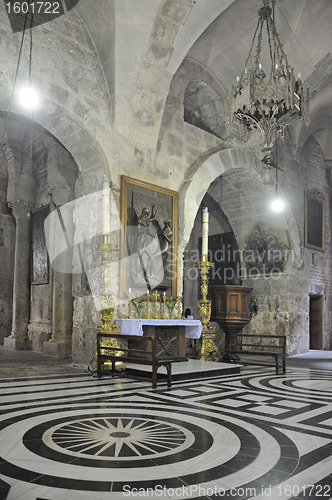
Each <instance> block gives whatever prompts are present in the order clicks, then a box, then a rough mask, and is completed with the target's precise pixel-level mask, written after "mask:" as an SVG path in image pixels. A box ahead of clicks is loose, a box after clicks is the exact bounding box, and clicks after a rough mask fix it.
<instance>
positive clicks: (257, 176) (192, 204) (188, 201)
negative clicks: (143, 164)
mask: <svg viewBox="0 0 332 500" xmlns="http://www.w3.org/2000/svg"><path fill="white" fill-rule="evenodd" d="M265 168H266V167H265V166H264V165H263V164H262V163H261V162H260V161H259V160H258V159H257V157H256V156H255V155H254V154H253V153H252V151H251V150H249V149H248V148H244V147H243V148H237V149H235V148H234V149H233V148H229V149H224V150H222V151H218V152H214V153H212V154H211V156H209V157H208V158H206V159H204V160H203V161H202V162H201V164H200V165H192V166H191V167H190V168H189V169H188V171H187V174H186V180H185V182H184V183H183V184H182V186H181V188H180V207H179V213H180V214H186V217H184V216H182V219H181V220H180V227H182V228H183V231H182V234H181V235H180V246H179V250H180V254H181V251H183V250H184V248H185V246H186V244H187V242H188V241H189V238H190V233H191V229H192V227H193V224H194V220H195V217H196V214H197V210H198V209H199V207H200V204H201V201H202V199H203V197H204V195H205V193H206V192H207V191H208V189H209V187H210V185H211V184H212V183H213V182H214V181H215V180H216V179H217V178H218V177H220V176H221V175H230V174H232V175H234V174H236V175H238V176H243V175H246V176H247V178H248V180H249V179H251V180H252V181H254V187H255V185H257V187H260V189H264V191H265V197H266V199H265V203H266V202H267V197H269V196H270V197H272V196H273V195H274V192H275V187H274V184H273V185H272V184H270V185H266V184H264V182H263V178H264V176H263V175H262V172H264V170H265ZM254 196H256V192H255V190H254V189H252V190H251V197H252V198H253V197H254ZM248 199H250V196H249V197H248ZM253 205H255V199H253ZM223 210H224V212H225V215H226V216H227V217H228V219H229V221H230V223H232V216H231V215H230V214H229V213H228V210H227V207H223ZM246 210H248V211H249V210H250V207H246ZM253 215H254V217H253V219H255V220H260V218H261V219H262V218H263V215H262V214H261V215H260V214H259V213H257V212H256V213H254V214H253ZM278 217H279V219H278V220H277V221H275V224H277V225H278V224H279V227H280V228H282V227H283V228H287V231H288V234H289V240H290V245H291V250H293V252H294V260H293V263H292V264H293V266H294V265H295V266H299V265H301V262H302V261H301V253H300V234H299V229H298V225H297V223H296V220H295V217H294V214H293V213H292V212H291V211H290V209H288V210H287V212H286V213H285V214H284V215H282V216H278ZM255 220H250V224H251V226H252V227H251V226H250V224H248V228H245V229H244V230H243V229H242V234H241V239H242V240H243V241H244V240H245V239H246V237H249V233H250V229H251V228H253V227H254V225H255ZM268 222H269V223H272V219H270V220H269V221H268ZM234 229H235V228H234V227H233V230H234ZM234 232H235V234H236V231H234Z"/></svg>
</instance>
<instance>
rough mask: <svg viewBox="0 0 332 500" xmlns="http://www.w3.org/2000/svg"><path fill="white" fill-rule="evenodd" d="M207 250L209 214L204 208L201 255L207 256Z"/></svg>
mask: <svg viewBox="0 0 332 500" xmlns="http://www.w3.org/2000/svg"><path fill="white" fill-rule="evenodd" d="M208 248H209V212H208V209H207V208H206V207H205V208H203V218H202V255H206V256H207V254H208Z"/></svg>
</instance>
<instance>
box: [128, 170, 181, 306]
mask: <svg viewBox="0 0 332 500" xmlns="http://www.w3.org/2000/svg"><path fill="white" fill-rule="evenodd" d="M120 216H121V223H122V228H123V229H122V239H121V247H120V259H121V264H120V295H121V296H123V295H124V294H125V293H126V294H128V292H129V289H131V293H133V294H135V295H136V294H139V295H143V294H145V293H146V292H147V291H149V292H151V291H153V292H155V291H157V292H158V293H164V292H165V293H166V295H167V296H170V295H173V297H176V296H177V250H178V194H177V192H176V191H171V190H170V189H166V188H163V187H160V186H155V185H153V184H149V183H147V182H143V181H141V180H138V179H133V178H131V177H126V176H122V178H121V211H120Z"/></svg>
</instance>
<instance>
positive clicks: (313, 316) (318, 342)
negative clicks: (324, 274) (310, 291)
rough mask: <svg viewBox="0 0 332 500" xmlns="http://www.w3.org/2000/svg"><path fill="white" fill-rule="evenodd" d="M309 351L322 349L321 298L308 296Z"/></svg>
mask: <svg viewBox="0 0 332 500" xmlns="http://www.w3.org/2000/svg"><path fill="white" fill-rule="evenodd" d="M309 328H310V329H309V333H310V349H316V350H317V349H323V297H322V296H321V295H320V296H318V295H312V296H310V309H309Z"/></svg>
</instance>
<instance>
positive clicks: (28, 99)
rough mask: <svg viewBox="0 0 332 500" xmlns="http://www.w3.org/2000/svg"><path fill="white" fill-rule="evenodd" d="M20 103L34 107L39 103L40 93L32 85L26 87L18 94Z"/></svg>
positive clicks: (27, 106)
mask: <svg viewBox="0 0 332 500" xmlns="http://www.w3.org/2000/svg"><path fill="white" fill-rule="evenodd" d="M18 98H19V101H20V104H21V105H22V106H23V107H24V108H26V109H34V108H35V107H36V106H37V104H38V101H39V99H38V94H37V92H36V91H35V90H34V89H33V88H31V87H24V88H22V89H21V90H20V92H19V94H18Z"/></svg>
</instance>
